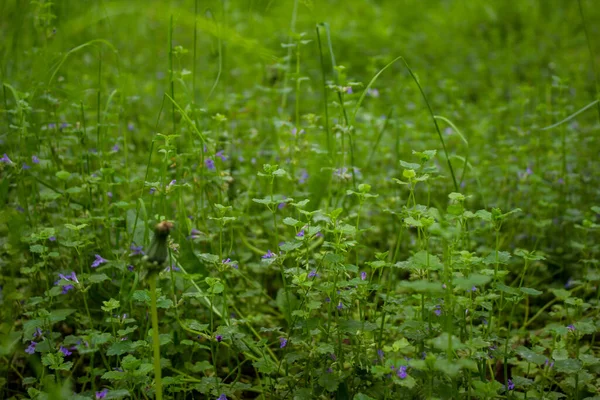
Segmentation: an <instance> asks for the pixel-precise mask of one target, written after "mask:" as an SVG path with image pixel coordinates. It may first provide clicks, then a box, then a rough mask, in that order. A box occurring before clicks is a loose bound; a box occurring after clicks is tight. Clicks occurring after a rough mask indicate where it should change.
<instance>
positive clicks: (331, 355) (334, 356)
mask: <svg viewBox="0 0 600 400" xmlns="http://www.w3.org/2000/svg"><path fill="white" fill-rule="evenodd" d="M329 358H331V359H332V360H333V361H335V360H337V357H336V355H335V354H333V353H330V354H329Z"/></svg>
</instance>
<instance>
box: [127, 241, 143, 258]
mask: <svg viewBox="0 0 600 400" xmlns="http://www.w3.org/2000/svg"><path fill="white" fill-rule="evenodd" d="M142 249H143V246H136V245H135V243H131V246H129V250H131V253H130V254H129V255H130V256H143V255H144V254H145V253H144V250H142Z"/></svg>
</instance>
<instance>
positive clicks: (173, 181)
mask: <svg viewBox="0 0 600 400" xmlns="http://www.w3.org/2000/svg"><path fill="white" fill-rule="evenodd" d="M176 183H177V179H173V180H172V181H171V182H169V184H168V185H167V186H169V187H171V186H173V185H174V184H176Z"/></svg>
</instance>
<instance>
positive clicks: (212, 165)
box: [204, 158, 215, 171]
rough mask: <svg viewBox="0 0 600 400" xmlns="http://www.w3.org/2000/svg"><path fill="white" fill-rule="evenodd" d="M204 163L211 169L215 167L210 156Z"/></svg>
mask: <svg viewBox="0 0 600 400" xmlns="http://www.w3.org/2000/svg"><path fill="white" fill-rule="evenodd" d="M204 164H205V165H206V168H208V169H210V170H211V171H212V170H214V169H215V162H214V161H213V160H212V159H210V158H207V159H206V160H205V161H204Z"/></svg>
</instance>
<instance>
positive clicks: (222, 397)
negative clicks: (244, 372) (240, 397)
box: [217, 393, 227, 400]
mask: <svg viewBox="0 0 600 400" xmlns="http://www.w3.org/2000/svg"><path fill="white" fill-rule="evenodd" d="M217 400H227V396H225V393H221V395H220V396H219V398H218V399H217Z"/></svg>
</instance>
